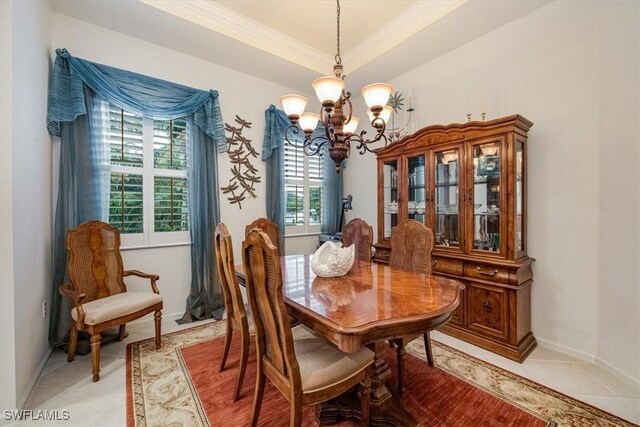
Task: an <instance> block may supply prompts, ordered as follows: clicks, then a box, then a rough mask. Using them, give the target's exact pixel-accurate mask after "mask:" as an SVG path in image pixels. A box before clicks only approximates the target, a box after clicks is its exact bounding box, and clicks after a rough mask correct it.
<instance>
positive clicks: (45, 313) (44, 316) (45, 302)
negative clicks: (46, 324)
mask: <svg viewBox="0 0 640 427" xmlns="http://www.w3.org/2000/svg"><path fill="white" fill-rule="evenodd" d="M46 317H47V300H44V301H42V318H43V319H45V318H46Z"/></svg>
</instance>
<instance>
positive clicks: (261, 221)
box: [244, 218, 280, 249]
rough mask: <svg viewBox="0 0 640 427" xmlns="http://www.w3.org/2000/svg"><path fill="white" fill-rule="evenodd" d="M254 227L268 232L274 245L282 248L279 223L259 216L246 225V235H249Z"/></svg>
mask: <svg viewBox="0 0 640 427" xmlns="http://www.w3.org/2000/svg"><path fill="white" fill-rule="evenodd" d="M254 228H259V229H260V230H262V231H264V232H265V233H267V236H269V239H271V243H273V246H275V247H276V248H278V249H280V230H278V224H276V223H275V222H273V221H270V220H268V219H267V218H258V219H256V220H255V221H253V222H252V223H251V224H249V225H247V226H246V227H245V229H244V237H245V238H246V237H248V236H249V232H250V231H251V230H252V229H254Z"/></svg>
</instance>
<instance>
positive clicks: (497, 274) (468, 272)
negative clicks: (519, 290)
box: [464, 262, 509, 283]
mask: <svg viewBox="0 0 640 427" xmlns="http://www.w3.org/2000/svg"><path fill="white" fill-rule="evenodd" d="M464 275H465V276H467V277H470V278H475V279H482V280H490V281H492V282H493V281H495V282H500V283H509V269H507V268H503V267H496V266H495V265H491V264H481V263H477V262H466V263H465V264H464Z"/></svg>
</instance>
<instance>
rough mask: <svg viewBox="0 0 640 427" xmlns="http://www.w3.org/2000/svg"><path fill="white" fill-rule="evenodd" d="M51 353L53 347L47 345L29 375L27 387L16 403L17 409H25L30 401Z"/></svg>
mask: <svg viewBox="0 0 640 427" xmlns="http://www.w3.org/2000/svg"><path fill="white" fill-rule="evenodd" d="M51 353H53V347H51V346H49V348H48V349H47V352H46V353H45V354H44V357H43V358H42V360H41V361H40V364H39V365H38V368H37V369H36V371H35V372H34V373H33V375H32V376H31V379H30V380H29V383H28V384H27V389H26V390H25V391H24V393H23V394H22V397H21V398H20V400H19V401H18V405H17V406H18V408H17V409H19V410H20V409H26V407H27V405H28V404H29V402H30V401H31V397H32V395H33V392H34V391H35V389H36V386H37V385H38V382H39V381H40V374H42V371H44V367H45V366H46V365H47V362H48V361H49V357H51Z"/></svg>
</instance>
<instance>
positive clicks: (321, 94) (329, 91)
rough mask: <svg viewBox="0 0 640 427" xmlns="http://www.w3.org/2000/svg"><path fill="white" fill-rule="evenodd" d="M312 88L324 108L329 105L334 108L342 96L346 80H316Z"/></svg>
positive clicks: (330, 77) (335, 78)
mask: <svg viewBox="0 0 640 427" xmlns="http://www.w3.org/2000/svg"><path fill="white" fill-rule="evenodd" d="M311 86H312V87H313V89H314V90H315V91H316V96H317V97H318V100H320V103H321V104H322V106H326V105H329V106H331V107H333V106H334V105H335V103H336V102H338V100H339V99H340V97H341V96H342V91H343V90H344V87H345V84H344V80H342V79H341V78H338V77H333V76H324V77H320V78H319V79H315V80H314V81H313V83H311Z"/></svg>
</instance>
